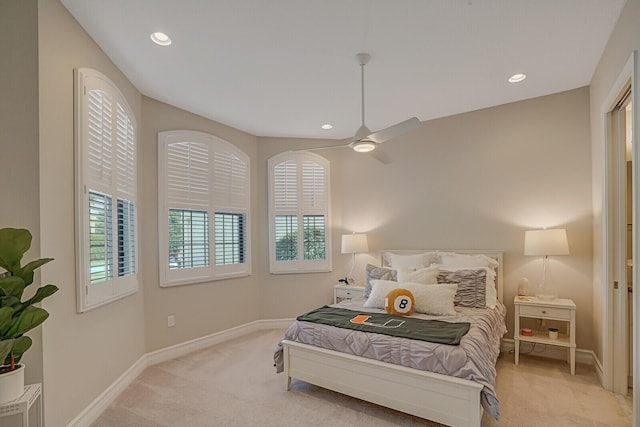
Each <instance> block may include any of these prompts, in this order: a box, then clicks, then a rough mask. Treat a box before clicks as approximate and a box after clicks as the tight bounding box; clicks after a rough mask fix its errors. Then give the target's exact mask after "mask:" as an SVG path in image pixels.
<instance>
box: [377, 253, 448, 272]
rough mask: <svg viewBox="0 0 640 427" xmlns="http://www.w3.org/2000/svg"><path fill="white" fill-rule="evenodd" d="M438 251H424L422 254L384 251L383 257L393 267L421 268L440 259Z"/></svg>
mask: <svg viewBox="0 0 640 427" xmlns="http://www.w3.org/2000/svg"><path fill="white" fill-rule="evenodd" d="M437 255H438V254H437V252H423V253H420V254H394V253H393V252H383V253H382V258H384V260H385V261H386V262H387V264H389V266H390V267H391V268H395V269H399V268H412V269H416V268H420V267H428V266H430V265H431V264H432V263H434V262H436V261H437V260H438V258H437Z"/></svg>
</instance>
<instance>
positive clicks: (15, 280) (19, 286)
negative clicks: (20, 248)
mask: <svg viewBox="0 0 640 427" xmlns="http://www.w3.org/2000/svg"><path fill="white" fill-rule="evenodd" d="M24 287H25V284H24V280H22V277H18V276H9V277H5V278H4V279H0V295H3V296H8V297H16V298H18V299H20V298H21V297H22V292H24Z"/></svg>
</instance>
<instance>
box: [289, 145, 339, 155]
mask: <svg viewBox="0 0 640 427" xmlns="http://www.w3.org/2000/svg"><path fill="white" fill-rule="evenodd" d="M342 147H349V144H336V145H325V146H323V147H311V148H298V149H296V150H289V152H290V153H304V152H307V151H320V150H327V149H329V148H342Z"/></svg>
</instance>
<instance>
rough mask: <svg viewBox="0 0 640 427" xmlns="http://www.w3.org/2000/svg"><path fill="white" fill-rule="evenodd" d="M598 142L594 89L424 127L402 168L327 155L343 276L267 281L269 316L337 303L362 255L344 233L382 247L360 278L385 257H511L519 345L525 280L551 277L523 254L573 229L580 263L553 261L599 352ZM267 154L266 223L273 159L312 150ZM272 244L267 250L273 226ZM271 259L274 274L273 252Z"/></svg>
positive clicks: (279, 146) (350, 155)
mask: <svg viewBox="0 0 640 427" xmlns="http://www.w3.org/2000/svg"><path fill="white" fill-rule="evenodd" d="M589 141H590V136H589V90H588V88H581V89H577V90H572V91H568V92H563V93H559V94H555V95H550V96H545V97H541V98H536V99H531V100H527V101H522V102H517V103H513V104H508V105H502V106H498V107H494V108H487V109H484V110H479V111H474V112H470V113H466V114H461V115H457V116H452V117H447V118H443V119H437V120H432V121H428V122H424V123H423V124H422V126H421V128H420V129H419V130H416V131H414V132H412V133H411V134H409V135H406V136H404V137H402V138H399V139H397V140H394V141H392V142H389V143H387V144H385V145H384V146H383V147H382V148H384V150H385V151H386V152H387V153H388V155H389V156H390V157H391V159H392V160H393V162H392V163H391V164H389V165H386V166H384V165H382V164H380V163H378V162H376V161H375V160H373V159H372V158H370V157H368V156H366V155H364V156H363V155H359V154H356V153H354V152H353V151H351V150H347V149H344V150H343V149H336V150H327V151H318V153H319V154H321V155H323V156H327V157H328V158H330V160H331V180H332V203H333V206H332V208H333V214H334V216H333V226H334V230H333V233H332V235H333V236H334V246H333V255H334V271H333V272H332V273H326V274H309V275H278V276H276V275H269V274H265V275H264V278H263V279H262V282H263V283H262V287H261V292H262V300H263V301H264V302H265V303H264V304H263V311H262V315H263V317H265V318H279V317H290V316H294V315H295V314H296V313H299V312H300V311H302V310H305V309H307V308H310V307H313V306H316V305H318V304H320V303H326V302H328V301H329V299H330V295H331V293H330V292H331V287H332V286H333V284H335V283H336V280H337V278H339V277H341V276H342V275H343V274H344V272H345V271H348V268H349V266H350V265H349V263H350V256H349V255H341V254H340V246H339V242H340V240H339V238H340V234H342V233H343V232H350V231H358V232H367V233H368V234H369V239H370V242H369V243H370V254H368V255H359V256H358V263H359V265H358V269H359V271H360V272H361V271H362V269H363V267H364V263H366V262H368V261H370V262H375V263H377V262H378V259H377V252H378V251H379V250H381V249H393V248H396V249H402V248H406V249H410V248H442V249H503V250H504V251H505V285H506V286H505V301H507V307H508V309H509V315H508V325H509V327H510V332H509V334H508V335H507V336H513V332H512V331H511V329H512V326H513V297H514V295H515V293H516V290H517V281H518V279H520V278H521V277H528V278H529V279H530V280H531V282H532V283H534V282H536V281H538V280H539V278H540V273H541V268H542V264H541V259H540V258H537V257H524V256H523V255H522V250H523V243H524V231H525V230H527V229H532V228H540V227H565V228H566V229H567V233H568V237H569V246H570V251H571V255H569V256H565V257H557V258H555V259H553V260H552V275H553V278H554V280H555V281H556V282H557V284H558V285H559V289H560V295H561V296H565V297H570V298H573V299H574V300H575V302H576V304H577V306H578V312H577V325H578V332H577V343H578V346H579V347H580V348H586V349H590V348H591V347H592V344H593V343H592V338H591V335H592V334H591V333H590V329H591V328H590V326H591V324H592V323H593V319H592V318H591V306H592V298H591V280H592V279H591V271H592V265H591V253H592V237H591V233H592V223H591V153H590V142H589ZM259 143H260V146H259V154H260V155H259V160H260V166H259V167H260V169H261V171H260V173H261V176H262V177H264V178H265V180H264V181H261V184H260V185H261V187H260V190H261V196H260V203H259V205H260V207H261V210H262V214H261V215H262V218H263V220H264V221H266V218H267V214H266V206H267V205H266V200H267V199H266V191H267V184H266V169H265V168H266V160H267V159H268V158H269V157H271V156H272V155H273V154H275V153H277V152H281V151H284V150H287V149H291V148H293V147H294V146H296V147H297V146H298V145H310V142H309V141H302V142H299V141H296V140H276V139H268V140H265V139H260V141H259ZM261 236H262V240H263V241H266V239H267V236H268V231H267V230H266V227H265V229H262V230H261ZM260 251H261V262H262V265H263V267H264V268H265V269H267V268H268V263H267V262H268V247H267V246H266V245H262V246H261V248H260ZM266 271H268V270H266ZM360 277H362V273H360ZM284 302H286V303H284Z"/></svg>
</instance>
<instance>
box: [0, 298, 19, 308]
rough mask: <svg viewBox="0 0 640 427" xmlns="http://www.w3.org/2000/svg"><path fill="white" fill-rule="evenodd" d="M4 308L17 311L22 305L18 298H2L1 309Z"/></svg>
mask: <svg viewBox="0 0 640 427" xmlns="http://www.w3.org/2000/svg"><path fill="white" fill-rule="evenodd" d="M2 307H11V308H13V309H14V310H17V309H19V308H21V307H22V304H21V303H20V300H19V299H18V298H16V297H0V308H2Z"/></svg>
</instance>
